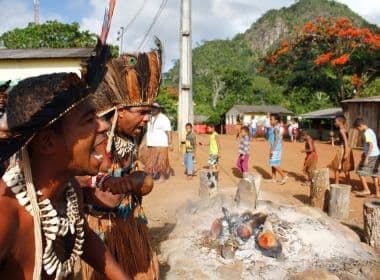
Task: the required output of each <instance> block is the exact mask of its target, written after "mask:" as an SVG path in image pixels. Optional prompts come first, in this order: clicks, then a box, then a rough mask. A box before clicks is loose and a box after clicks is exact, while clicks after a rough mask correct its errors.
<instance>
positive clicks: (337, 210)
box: [329, 184, 351, 220]
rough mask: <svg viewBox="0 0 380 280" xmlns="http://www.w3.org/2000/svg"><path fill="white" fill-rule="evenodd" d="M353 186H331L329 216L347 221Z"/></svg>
mask: <svg viewBox="0 0 380 280" xmlns="http://www.w3.org/2000/svg"><path fill="white" fill-rule="evenodd" d="M350 194H351V186H350V185H343V184H332V185H331V186H330V199H329V216H330V217H332V218H334V219H337V220H342V219H347V218H348V215H349V212H350Z"/></svg>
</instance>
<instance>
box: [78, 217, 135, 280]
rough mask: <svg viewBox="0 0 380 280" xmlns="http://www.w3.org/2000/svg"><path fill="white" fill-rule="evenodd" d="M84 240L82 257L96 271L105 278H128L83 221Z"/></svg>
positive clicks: (121, 279) (124, 279) (122, 279)
mask: <svg viewBox="0 0 380 280" xmlns="http://www.w3.org/2000/svg"><path fill="white" fill-rule="evenodd" d="M85 236H86V238H85V241H84V244H83V255H82V259H83V260H84V261H85V262H86V263H88V264H89V265H90V266H92V267H93V268H94V269H95V270H96V271H97V272H99V273H102V274H104V276H105V278H106V279H115V280H119V279H120V280H126V279H130V278H129V277H128V276H127V275H126V274H125V272H124V271H123V270H122V269H121V268H120V266H119V264H118V263H117V262H116V261H115V259H114V258H113V257H112V255H111V253H110V252H109V251H108V249H107V248H106V247H105V246H104V243H103V242H102V241H101V240H100V238H99V237H98V236H97V235H96V234H95V232H93V231H92V230H91V229H90V228H89V227H88V225H87V223H85Z"/></svg>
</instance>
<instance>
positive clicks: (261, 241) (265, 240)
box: [256, 220, 282, 258]
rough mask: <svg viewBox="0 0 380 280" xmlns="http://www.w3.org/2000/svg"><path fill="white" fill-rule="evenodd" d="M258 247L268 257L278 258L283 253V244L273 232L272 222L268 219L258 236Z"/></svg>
mask: <svg viewBox="0 0 380 280" xmlns="http://www.w3.org/2000/svg"><path fill="white" fill-rule="evenodd" d="M256 244H257V248H258V249H259V250H260V251H261V253H262V254H263V255H264V256H266V257H271V258H278V257H279V256H280V255H281V253H282V245H281V243H280V241H279V240H278V239H277V237H276V235H275V234H274V232H273V228H272V223H271V222H269V221H268V220H267V221H266V222H265V223H264V225H263V230H262V231H261V233H260V234H259V235H258V236H257V238H256Z"/></svg>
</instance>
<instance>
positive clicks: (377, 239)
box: [363, 198, 380, 251]
mask: <svg viewBox="0 0 380 280" xmlns="http://www.w3.org/2000/svg"><path fill="white" fill-rule="evenodd" d="M363 216H364V234H365V240H366V242H367V244H369V245H370V246H371V247H374V248H375V249H376V250H378V251H380V199H378V198H373V199H370V200H369V201H367V202H366V203H365V204H364V205H363Z"/></svg>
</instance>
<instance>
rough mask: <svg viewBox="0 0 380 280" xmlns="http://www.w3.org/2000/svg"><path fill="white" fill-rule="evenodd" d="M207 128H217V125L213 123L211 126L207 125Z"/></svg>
mask: <svg viewBox="0 0 380 280" xmlns="http://www.w3.org/2000/svg"><path fill="white" fill-rule="evenodd" d="M207 127H209V128H215V125H214V124H213V123H209V124H207Z"/></svg>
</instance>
